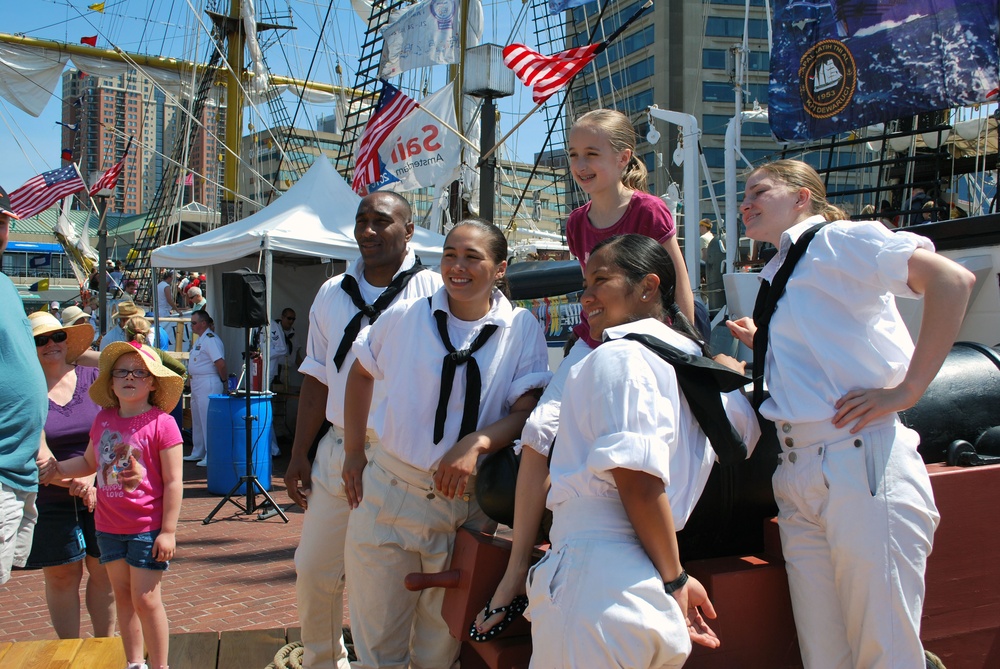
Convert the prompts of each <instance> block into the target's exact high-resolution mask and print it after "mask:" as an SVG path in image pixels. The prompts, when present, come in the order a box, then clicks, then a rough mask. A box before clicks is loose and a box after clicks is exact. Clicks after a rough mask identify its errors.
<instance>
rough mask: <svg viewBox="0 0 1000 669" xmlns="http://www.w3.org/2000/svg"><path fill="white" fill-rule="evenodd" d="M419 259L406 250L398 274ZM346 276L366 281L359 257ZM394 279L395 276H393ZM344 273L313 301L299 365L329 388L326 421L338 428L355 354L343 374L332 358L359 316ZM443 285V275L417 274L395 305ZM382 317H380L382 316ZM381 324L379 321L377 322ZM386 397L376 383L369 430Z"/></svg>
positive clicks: (325, 287)
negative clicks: (343, 286)
mask: <svg viewBox="0 0 1000 669" xmlns="http://www.w3.org/2000/svg"><path fill="white" fill-rule="evenodd" d="M415 262H416V256H415V255H414V253H413V250H412V249H407V251H406V258H405V259H404V260H403V264H402V265H401V266H400V268H399V271H398V272H396V274H399V273H400V272H404V271H406V270H408V269H410V268H411V267H413V265H414V263H415ZM346 274H350V275H352V276H353V277H354V278H355V279H358V283H359V284H360V283H361V280H362V279H363V278H364V262H363V261H362V260H361V259H360V258H359V259H357V260H355V261H354V262H353V263H351V265H350V267H348V268H347V272H346ZM393 278H395V275H394V276H393ZM343 280H344V274H340V275H338V276H335V277H333V278H332V279H330V280H328V281H327V282H326V283H324V284H323V285H322V286H321V287H320V289H319V292H318V293H317V294H316V297H315V299H314V300H313V303H312V307H311V308H310V309H309V337H308V339H307V341H306V357H305V359H304V360H303V361H302V364H301V365H300V366H299V372H301V373H302V374H308V375H309V376H312V377H313V378H315V379H317V380H318V381H319V382H320V383H322V384H323V385H325V386H326V387H327V398H326V419H327V420H328V421H330V422H331V423H333V424H334V425H337V426H339V427H343V426H344V389H345V386H346V384H347V373H348V372H350V371H351V366H352V365H353V364H354V358H355V355H354V353H353V351H351V350H348V352H347V357H346V358H345V359H344V364H343V365H342V366H341V368H340V371H339V372H338V371H337V366H336V365H335V364H333V356H334V354H335V353H336V352H337V347H338V346H339V345H340V340H341V338H342V337H343V336H344V327H345V326H346V325H347V323H348V322H349V321H350V320H351V319H352V318H354V315H355V314H356V313H358V308H357V307H356V306H354V302H352V301H351V298H350V296H349V295H348V294H347V293H345V292H344V291H343V290H341V288H340V283H341V282H342V281H343ZM441 285H442V282H441V275H440V274H438V273H437V272H434V271H431V270H424V271H423V272H418V273H417V274H416V275H414V276H413V278H411V279H410V281H409V282H408V283H407V284H406V287H405V288H403V290H402V292H401V293H400V294H399V295H398V296H397V297H396V300H395V302H399V301H400V300H405V299H407V298H417V297H427V296H429V295H432V294H434V292H435V291H436V290H437V289H438V288H440V287H441ZM380 318H381V317H380ZM376 322H378V321H376ZM367 324H368V317H367V316H366V317H365V318H364V319H362V321H361V325H362V327H364V326H365V325H367ZM384 397H385V393H384V391H383V390H382V384H380V383H376V384H375V390H374V394H373V396H372V412H370V413H369V414H368V427H370V428H371V427H374V425H373V423H372V414H373V413H374V410H375V408H376V407H378V405H379V404H380V403H381V402H382V400H383V398H384Z"/></svg>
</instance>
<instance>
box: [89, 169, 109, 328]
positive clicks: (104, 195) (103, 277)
mask: <svg viewBox="0 0 1000 669" xmlns="http://www.w3.org/2000/svg"><path fill="white" fill-rule="evenodd" d="M101 174H102V173H101V172H95V173H93V174H91V175H90V182H91V183H97V180H98V179H100V178H101ZM112 194H113V191H112V190H111V189H110V188H102V189H101V190H99V191H97V192H96V193H95V194H94V197H96V198H97V211H98V213H99V214H100V218H99V221H98V224H97V264H98V268H97V292H98V296H97V303H98V308H97V314H98V320H99V321H100V326H101V336H102V337H103V336H104V335H105V334H106V333H107V331H108V330H109V329H110V328H108V198H109V197H110V196H111V195H112Z"/></svg>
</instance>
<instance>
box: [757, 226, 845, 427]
mask: <svg viewBox="0 0 1000 669" xmlns="http://www.w3.org/2000/svg"><path fill="white" fill-rule="evenodd" d="M826 224H827V222H826V221H823V222H822V223H817V224H816V225H814V226H812V227H811V228H809V229H808V230H806V231H805V232H803V233H802V234H801V235H799V238H798V239H797V240H796V241H795V243H794V244H792V247H791V248H790V249H788V255H787V256H785V260H784V262H782V263H781V267H779V268H778V271H777V272H775V274H774V278H773V280H772V281H771V282H767V281H763V280H762V281H761V282H760V289H759V290H758V291H757V301H756V302H755V303H754V306H753V322H754V325H756V326H757V332H756V334H754V337H753V407H754V409H760V405H761V403H762V402H763V401H764V357H765V356H766V355H767V335H768V330H769V329H770V326H771V317H772V316H773V315H774V310H775V309H776V308H777V306H778V300H780V299H781V296H782V295H784V294H785V284H787V283H788V278H789V277H790V276H791V275H792V270H794V269H795V265H797V264H798V262H799V260H801V259H802V256H803V255H804V254H805V252H806V248H807V247H808V246H809V242H811V241H812V238H813V237H815V236H816V233H817V232H819V229H820V228H822V227H823V226H824V225H826Z"/></svg>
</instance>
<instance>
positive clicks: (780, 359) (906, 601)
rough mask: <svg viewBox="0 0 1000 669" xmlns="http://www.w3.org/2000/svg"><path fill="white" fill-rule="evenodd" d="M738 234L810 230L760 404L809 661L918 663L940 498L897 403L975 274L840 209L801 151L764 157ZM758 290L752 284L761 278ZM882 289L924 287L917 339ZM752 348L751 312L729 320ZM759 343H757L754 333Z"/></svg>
mask: <svg viewBox="0 0 1000 669" xmlns="http://www.w3.org/2000/svg"><path fill="white" fill-rule="evenodd" d="M740 210H741V212H742V215H743V221H744V223H745V224H746V228H747V235H748V236H749V237H751V238H752V239H755V240H758V241H766V242H770V243H771V244H773V245H774V246H775V247H777V248H778V253H777V255H776V256H775V257H774V258H773V259H772V260H771V261H770V262H769V263H768V264H767V266H765V267H764V269H763V270H762V271H761V278H763V279H765V280H768V281H770V280H771V279H772V278H773V277H774V275H775V273H776V272H777V271H778V268H779V267H781V265H782V263H783V262H784V261H785V259H786V257H787V256H788V253H789V249H790V247H791V245H792V244H794V243H795V242H796V241H797V240H798V239H799V237H800V236H801V235H802V234H803V233H804V232H805V231H806V230H807V229H809V228H811V227H812V226H814V225H816V224H819V223H823V221H824V219H825V220H827V221H832V222H831V223H829V224H828V225H826V226H824V227H822V228H821V229H819V230H818V232H816V233H815V237H813V239H812V241H811V242H810V243H809V245H808V246H807V247H806V251H805V255H803V256H802V258H801V261H800V262H798V264H797V265H795V269H794V270H793V271H792V274H791V275H790V278H789V280H788V283H787V286H786V289H785V292H784V294H783V296H781V297H780V299H779V301H778V302H777V306H776V309H775V311H774V312H773V316H772V317H771V320H770V325H769V333H768V335H767V341H766V342H764V343H766V345H767V350H766V354H765V356H764V368H763V374H764V381H765V383H766V385H767V388H768V390H769V392H770V398H769V399H767V400H765V401H764V402H763V404H762V405H761V406H760V413H761V415H762V416H763V417H764V418H766V419H769V420H771V421H774V423H775V425H776V427H777V434H778V438H779V441H780V442H781V449H782V454H781V458H780V463H779V465H778V468H777V470H776V471H775V474H774V477H773V481H772V482H773V485H774V495H775V499H776V501H777V503H778V509H779V514H778V527H779V529H780V533H781V543H782V551H783V553H784V558H785V564H786V569H787V572H788V583H789V588H790V590H791V595H792V608H793V612H794V614H795V625H796V628H797V631H798V638H799V647H800V649H801V651H802V659H803V663H804V665H805V667H806V669H815V668H817V667H819V668H823V669H826V668H836V669H847V668H869V667H879V668H880V669H881V668H885V669H890V668H898V669H904V668H906V669H913V668H914V667H923V666H924V653H923V648H922V646H921V643H920V615H921V607H922V604H923V599H924V570H925V568H926V564H927V556H928V555H929V554H930V552H931V544H932V540H933V536H934V530H935V528H936V527H937V524H938V519H939V516H938V512H937V508H936V506H935V504H934V496H933V493H932V491H931V486H930V479H929V477H928V475H927V470H926V468H925V466H924V463H923V461H922V460H921V457H920V455H919V454H918V453H917V444H918V442H919V437H918V435H917V434H916V433H915V432H913V431H912V430H910V429H907V428H906V427H904V426H903V425H902V424H901V423H900V421H899V418H898V416H897V414H896V412H897V411H901V410H903V409H906V408H908V407H910V406H912V405H913V404H914V403H915V402H916V401H917V400H918V399H919V398H920V396H921V395H922V394H923V392H924V390H925V389H926V388H927V385H928V384H929V383H930V382H931V380H932V379H933V378H934V376H935V374H936V373H937V371H938V369H939V368H940V366H941V363H942V362H943V361H944V358H945V356H946V355H947V354H948V351H949V350H950V348H951V345H952V343H953V342H954V340H955V337H956V336H957V333H958V329H959V327H960V325H961V323H962V318H963V315H964V313H965V307H966V305H967V302H968V298H969V295H970V293H971V290H972V286H973V284H974V281H975V278H974V277H973V275H972V274H971V273H970V272H968V271H966V270H965V269H963V268H962V267H960V266H959V265H957V264H956V263H954V262H952V261H950V260H948V259H947V258H944V257H942V256H940V255H937V254H935V253H934V247H933V245H932V244H931V242H930V241H929V240H928V239H926V238H924V237H920V236H918V235H915V234H912V233H908V232H902V231H900V232H892V231H889V230H887V229H886V228H885V226H883V225H882V224H881V223H878V222H876V221H857V222H852V221H848V220H843V219H845V218H846V216H845V215H844V213H843V212H842V211H840V210H839V209H837V208H836V207H834V206H832V205H830V204H829V203H828V202H827V201H826V190H825V188H824V186H823V182H822V180H821V179H820V178H819V176H818V175H817V174H816V172H815V171H814V170H813V169H812V168H811V167H809V166H808V165H806V164H805V163H803V162H800V161H796V160H780V161H777V162H774V163H770V164H767V165H763V166H761V167H759V168H757V169H756V170H755V171H754V172H752V173H751V175H750V177H749V178H748V179H747V185H746V195H745V197H744V200H743V204H742V205H741V207H740ZM762 290H763V288H762ZM893 295H898V296H901V297H911V298H915V297H920V296H923V299H924V311H923V319H922V321H921V327H920V337H919V340H918V341H917V343H916V346H915V347H914V345H913V342H912V340H911V339H910V335H909V333H908V332H907V330H906V327H905V325H904V324H903V322H902V320H901V318H900V316H899V312H898V311H897V310H896V305H895V300H894V299H893ZM727 325H729V328H730V330H731V331H732V332H733V334H734V335H735V336H737V337H738V338H739V339H740V341H742V342H743V343H745V344H746V345H747V346H753V343H754V335H755V333H757V326H756V325H755V324H754V321H753V320H752V319H750V318H742V319H740V320H738V321H736V322H732V321H730V322H728V323H727ZM757 343H758V345H761V344H762V342H757Z"/></svg>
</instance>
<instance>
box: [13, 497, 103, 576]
mask: <svg viewBox="0 0 1000 669" xmlns="http://www.w3.org/2000/svg"><path fill="white" fill-rule="evenodd" d="M85 555H89V556H90V557H95V558H99V557H101V551H100V549H99V548H98V546H97V530H95V529H94V514H93V513H91V512H90V511H88V510H87V507H86V505H85V504H84V503H83V501H82V500H80V499H78V498H76V497H71V498H69V499H66V500H60V501H56V502H51V503H49V504H45V503H42V504H39V505H38V522H37V523H36V524H35V537H34V540H33V541H32V543H31V554H30V555H28V563H27V564H26V565H25V566H26V567H27V568H28V569H41V568H43V567H58V566H60V565H64V564H70V563H72V562H79V561H80V560H82V559H83V558H84V556H85Z"/></svg>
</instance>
